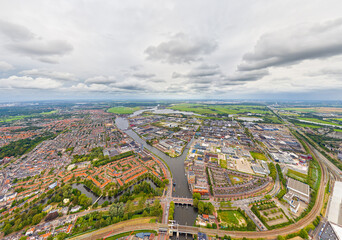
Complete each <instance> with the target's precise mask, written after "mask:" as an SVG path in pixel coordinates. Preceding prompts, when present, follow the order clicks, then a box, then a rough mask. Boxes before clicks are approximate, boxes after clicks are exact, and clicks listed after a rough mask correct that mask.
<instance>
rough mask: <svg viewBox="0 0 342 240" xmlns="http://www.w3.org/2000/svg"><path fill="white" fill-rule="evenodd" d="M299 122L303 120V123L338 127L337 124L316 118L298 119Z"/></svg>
mask: <svg viewBox="0 0 342 240" xmlns="http://www.w3.org/2000/svg"><path fill="white" fill-rule="evenodd" d="M298 119H300V120H305V121H310V122H315V123H322V124H329V125H337V126H338V125H339V124H337V123H333V122H329V121H326V120H321V119H318V118H302V117H300V118H298Z"/></svg>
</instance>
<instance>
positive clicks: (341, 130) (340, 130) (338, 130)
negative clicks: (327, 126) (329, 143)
mask: <svg viewBox="0 0 342 240" xmlns="http://www.w3.org/2000/svg"><path fill="white" fill-rule="evenodd" d="M334 131H335V132H342V129H334Z"/></svg>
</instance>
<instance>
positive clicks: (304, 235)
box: [299, 228, 309, 239]
mask: <svg viewBox="0 0 342 240" xmlns="http://www.w3.org/2000/svg"><path fill="white" fill-rule="evenodd" d="M299 236H300V237H301V238H303V239H308V238H309V235H308V232H307V231H306V230H305V229H304V228H303V229H302V230H300V232H299Z"/></svg>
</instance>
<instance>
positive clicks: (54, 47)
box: [7, 40, 73, 59]
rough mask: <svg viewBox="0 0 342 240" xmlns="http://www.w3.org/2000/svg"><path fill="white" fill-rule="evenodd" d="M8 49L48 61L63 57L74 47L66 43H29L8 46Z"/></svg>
mask: <svg viewBox="0 0 342 240" xmlns="http://www.w3.org/2000/svg"><path fill="white" fill-rule="evenodd" d="M7 48H8V49H9V50H11V51H13V52H16V53H19V54H22V55H26V56H31V57H38V58H39V57H42V58H40V59H48V57H51V56H52V57H53V56H63V55H65V54H67V53H70V52H71V51H72V50H73V46H72V45H71V44H69V43H68V42H66V41H61V40H54V41H29V42H22V43H14V44H9V45H7Z"/></svg>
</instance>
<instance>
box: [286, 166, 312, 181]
mask: <svg viewBox="0 0 342 240" xmlns="http://www.w3.org/2000/svg"><path fill="white" fill-rule="evenodd" d="M286 176H288V177H290V178H293V179H296V180H298V181H301V182H304V183H307V178H308V175H306V174H304V173H300V172H297V171H295V170H292V169H288V170H287V174H286Z"/></svg>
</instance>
